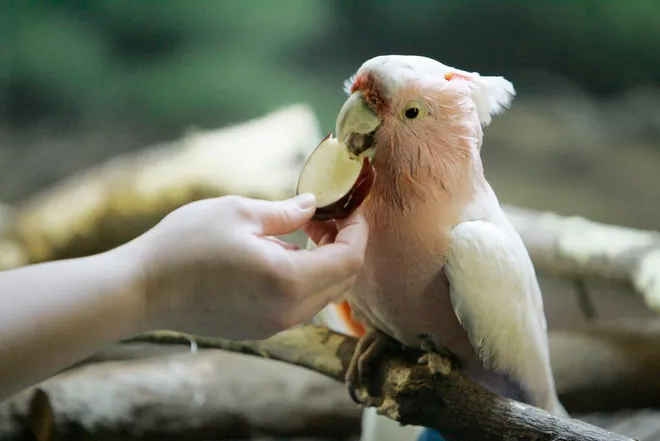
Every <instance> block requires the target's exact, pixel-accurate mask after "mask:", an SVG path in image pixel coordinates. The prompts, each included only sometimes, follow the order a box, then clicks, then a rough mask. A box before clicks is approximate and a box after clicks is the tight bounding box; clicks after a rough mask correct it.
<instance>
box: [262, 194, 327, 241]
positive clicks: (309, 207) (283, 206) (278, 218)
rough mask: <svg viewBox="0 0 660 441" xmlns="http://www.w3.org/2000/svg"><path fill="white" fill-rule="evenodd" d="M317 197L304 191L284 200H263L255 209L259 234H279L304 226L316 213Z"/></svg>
mask: <svg viewBox="0 0 660 441" xmlns="http://www.w3.org/2000/svg"><path fill="white" fill-rule="evenodd" d="M315 208H316V197H314V195H313V194H311V193H303V194H300V195H298V196H296V197H294V198H291V199H286V200H284V201H261V203H258V204H256V206H255V207H254V209H253V216H254V219H255V220H256V221H257V224H258V227H259V234H262V235H267V236H279V235H282V234H289V233H292V232H294V231H296V230H298V229H300V228H302V227H303V226H304V225H305V224H306V223H307V222H308V221H309V220H310V219H311V218H312V215H313V214H314V211H315Z"/></svg>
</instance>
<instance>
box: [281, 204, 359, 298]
mask: <svg viewBox="0 0 660 441" xmlns="http://www.w3.org/2000/svg"><path fill="white" fill-rule="evenodd" d="M337 229H338V230H339V231H338V233H337V236H336V237H335V241H334V242H332V243H329V244H327V245H324V246H322V247H319V248H315V249H313V250H300V251H293V252H291V259H292V261H293V264H294V268H295V269H294V271H295V272H296V274H295V278H296V280H298V281H300V282H302V283H304V286H305V287H306V288H307V289H308V290H309V291H312V292H316V291H320V290H322V289H324V288H327V287H328V286H331V285H334V284H336V283H341V282H342V281H343V280H345V279H346V278H348V277H351V276H353V275H355V274H356V273H357V272H358V271H359V270H360V268H361V267H362V263H363V262H364V254H365V251H366V248H367V239H368V236H369V227H368V226H367V222H366V220H365V218H364V216H363V215H362V214H359V213H355V214H353V215H351V216H350V217H349V218H347V219H345V220H343V221H342V222H338V223H337Z"/></svg>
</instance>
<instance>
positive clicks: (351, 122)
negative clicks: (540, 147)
mask: <svg viewBox="0 0 660 441" xmlns="http://www.w3.org/2000/svg"><path fill="white" fill-rule="evenodd" d="M345 91H346V93H347V95H348V99H347V100H346V102H345V103H344V105H343V107H342V108H341V110H340V111H339V114H338V117H337V122H336V129H335V134H336V138H337V141H338V142H339V143H341V144H342V145H343V146H345V148H346V149H348V151H349V152H350V155H351V156H352V157H358V156H360V155H365V154H368V157H369V159H370V160H371V164H372V165H373V168H374V170H375V177H374V180H373V184H372V186H371V189H370V191H369V194H368V196H367V197H366V199H364V201H363V202H362V203H361V205H360V206H359V207H358V208H357V209H358V210H361V212H362V213H363V214H364V216H365V217H366V220H367V223H368V225H369V229H370V233H369V238H368V245H367V252H366V256H365V263H364V266H363V268H362V270H361V272H360V274H359V275H358V277H357V280H356V282H355V285H354V287H353V288H352V289H351V290H350V291H349V292H347V293H346V294H345V295H344V299H343V300H342V301H341V302H340V303H333V304H330V305H328V307H327V308H325V309H324V310H323V311H321V313H319V315H318V316H317V322H318V321H319V320H320V321H321V322H322V323H324V324H325V325H327V326H329V327H330V328H333V329H335V330H337V331H340V332H344V333H348V334H352V335H355V336H359V337H360V342H359V344H358V348H357V349H356V353H355V354H354V357H353V361H352V363H351V367H350V368H349V372H348V374H347V385H348V388H349V390H351V391H354V390H357V388H358V386H359V385H360V384H361V381H360V380H361V375H362V374H364V373H365V372H366V371H367V370H368V366H369V363H370V362H371V361H372V359H373V357H374V355H376V354H377V353H378V351H379V349H382V347H383V346H384V345H385V344H386V343H387V341H390V342H392V341H396V342H398V343H400V344H403V345H405V346H409V347H413V348H421V349H422V350H424V351H426V352H441V353H450V354H452V357H453V359H454V360H455V361H456V363H457V366H458V368H459V369H460V371H461V372H462V374H463V375H465V376H466V377H468V378H470V379H471V380H473V381H474V382H476V383H478V384H481V385H482V386H484V387H485V388H486V389H489V390H490V391H492V392H494V393H497V394H500V395H502V396H505V397H509V398H512V399H515V400H518V401H520V402H524V403H528V404H532V405H534V406H537V407H540V408H543V409H545V410H547V411H549V412H551V413H553V414H555V415H558V416H567V413H566V411H565V410H564V408H563V407H562V405H561V404H560V402H559V399H558V397H557V393H556V390H555V384H554V380H553V375H552V370H551V366H550V358H549V348H548V339H547V330H546V319H545V314H544V309H543V300H542V297H541V291H540V288H539V284H538V281H537V278H536V274H535V270H534V266H533V264H532V261H531V259H530V256H529V254H528V252H527V250H526V248H525V246H524V244H523V242H522V240H521V238H520V236H519V235H518V233H517V232H516V231H515V230H514V228H513V226H512V224H511V223H510V222H509V220H508V219H507V216H506V215H505V213H504V212H503V210H502V208H501V207H500V204H499V202H498V198H497V196H496V195H495V193H494V191H493V189H492V188H491V186H490V185H489V183H488V181H487V180H486V177H485V176H484V169H483V165H482V161H481V158H480V150H481V146H482V140H483V132H482V128H483V127H485V126H487V125H488V124H489V123H490V122H491V118H492V117H493V116H494V115H497V114H499V113H501V112H502V111H503V110H504V109H506V108H507V107H508V106H509V105H510V103H511V101H512V99H513V97H514V96H515V90H514V87H513V85H512V84H511V83H510V82H509V81H508V80H506V79H504V78H503V77H500V76H482V75H479V74H478V73H475V72H467V71H463V70H459V69H456V68H453V67H449V66H446V65H444V64H442V63H440V62H438V61H435V60H433V59H430V58H426V57H421V56H406V55H386V56H377V57H375V58H372V59H370V60H368V61H366V62H365V63H364V64H362V66H361V67H360V68H359V69H358V70H357V72H356V73H355V74H354V75H353V76H352V77H351V78H350V79H349V80H347V81H346V83H345ZM371 410H373V409H368V411H371ZM364 418H370V419H371V421H375V422H376V423H375V424H372V423H370V424H371V425H369V426H366V427H365V428H364V432H363V440H364V441H366V440H368V439H373V440H376V439H378V441H386V440H387V439H397V440H401V441H404V440H405V439H415V437H416V436H418V433H419V431H416V432H411V431H409V432H406V433H411V434H413V433H414V435H411V436H413V438H411V437H410V436H408V437H406V436H403V435H402V434H403V433H404V431H405V430H410V428H407V427H399V426H398V424H396V423H393V424H390V423H386V422H385V421H384V420H385V417H377V416H375V414H373V413H371V414H365V417H364ZM379 424H380V425H381V427H385V426H384V425H388V424H389V425H388V426H387V427H388V430H390V432H388V433H390V434H392V433H395V432H394V431H397V430H400V431H401V432H397V435H394V436H393V435H388V434H387V433H381V434H379V435H376V432H377V431H378V430H379ZM389 437H391V438H389Z"/></svg>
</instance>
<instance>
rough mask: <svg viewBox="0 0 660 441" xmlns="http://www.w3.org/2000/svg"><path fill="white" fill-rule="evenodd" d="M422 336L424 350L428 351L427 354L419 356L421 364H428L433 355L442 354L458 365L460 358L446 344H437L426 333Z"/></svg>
mask: <svg viewBox="0 0 660 441" xmlns="http://www.w3.org/2000/svg"><path fill="white" fill-rule="evenodd" d="M420 338H421V340H422V343H421V348H422V351H424V352H426V354H424V355H422V356H421V357H419V359H418V360H417V362H418V363H419V364H428V363H429V362H430V361H431V357H432V356H440V357H443V358H447V359H449V360H450V361H451V363H452V364H453V365H455V366H458V359H457V358H456V356H455V355H454V353H453V352H451V351H450V350H449V349H447V348H446V347H444V346H439V345H436V344H435V343H433V341H432V340H431V339H430V338H428V337H427V336H426V335H422V336H420Z"/></svg>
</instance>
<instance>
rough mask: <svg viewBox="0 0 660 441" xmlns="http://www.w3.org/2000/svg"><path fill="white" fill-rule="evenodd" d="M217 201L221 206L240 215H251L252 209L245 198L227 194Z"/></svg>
mask: <svg viewBox="0 0 660 441" xmlns="http://www.w3.org/2000/svg"><path fill="white" fill-rule="evenodd" d="M219 202H220V204H221V207H222V208H228V209H230V210H231V211H233V212H234V213H235V214H236V215H238V216H240V217H243V218H250V217H251V216H252V210H250V204H249V201H248V200H247V199H246V198H243V197H241V196H238V195H228V196H223V197H222V198H221V199H220V201H219Z"/></svg>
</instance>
